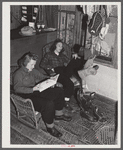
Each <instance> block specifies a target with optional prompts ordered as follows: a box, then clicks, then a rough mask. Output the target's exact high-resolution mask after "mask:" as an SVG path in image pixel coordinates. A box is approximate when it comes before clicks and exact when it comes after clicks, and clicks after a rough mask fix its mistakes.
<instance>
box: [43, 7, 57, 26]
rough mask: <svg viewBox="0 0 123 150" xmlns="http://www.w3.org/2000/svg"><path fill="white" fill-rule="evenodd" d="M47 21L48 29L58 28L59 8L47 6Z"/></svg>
mask: <svg viewBox="0 0 123 150" xmlns="http://www.w3.org/2000/svg"><path fill="white" fill-rule="evenodd" d="M45 20H46V26H47V28H57V25H58V6H57V5H46V6H45Z"/></svg>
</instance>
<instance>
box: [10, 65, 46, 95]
mask: <svg viewBox="0 0 123 150" xmlns="http://www.w3.org/2000/svg"><path fill="white" fill-rule="evenodd" d="M45 78H47V76H44V75H43V74H41V73H40V72H39V71H38V70H36V69H33V70H32V71H30V72H28V69H26V68H25V67H21V68H20V69H18V70H17V71H16V72H15V73H14V75H13V87H14V90H15V92H16V93H33V87H34V86H35V85H36V83H38V82H39V81H41V80H43V79H45Z"/></svg>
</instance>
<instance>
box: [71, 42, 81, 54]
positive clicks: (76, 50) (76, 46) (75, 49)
mask: <svg viewBox="0 0 123 150" xmlns="http://www.w3.org/2000/svg"><path fill="white" fill-rule="evenodd" d="M80 47H82V46H81V45H79V44H74V46H73V51H74V52H75V53H79V50H80Z"/></svg>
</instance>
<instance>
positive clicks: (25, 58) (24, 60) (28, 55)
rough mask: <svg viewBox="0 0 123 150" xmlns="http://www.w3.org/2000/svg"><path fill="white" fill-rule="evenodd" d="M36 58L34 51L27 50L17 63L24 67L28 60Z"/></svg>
mask: <svg viewBox="0 0 123 150" xmlns="http://www.w3.org/2000/svg"><path fill="white" fill-rule="evenodd" d="M31 59H32V60H36V61H37V60H38V55H36V54H34V53H31V52H28V53H25V54H24V55H23V56H22V57H21V58H20V59H19V60H18V65H19V66H20V67H21V66H24V67H26V66H27V64H28V63H29V62H30V60H31Z"/></svg>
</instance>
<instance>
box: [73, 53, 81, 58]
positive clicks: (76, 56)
mask: <svg viewBox="0 0 123 150" xmlns="http://www.w3.org/2000/svg"><path fill="white" fill-rule="evenodd" d="M72 58H74V59H77V58H78V59H80V58H81V57H79V56H78V54H72Z"/></svg>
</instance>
